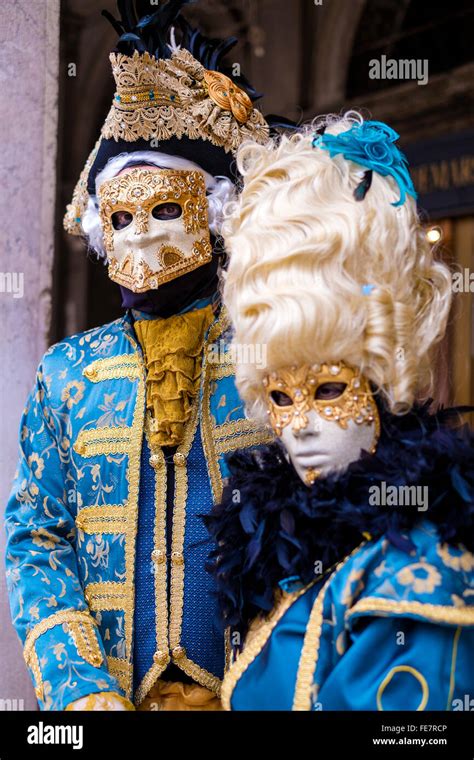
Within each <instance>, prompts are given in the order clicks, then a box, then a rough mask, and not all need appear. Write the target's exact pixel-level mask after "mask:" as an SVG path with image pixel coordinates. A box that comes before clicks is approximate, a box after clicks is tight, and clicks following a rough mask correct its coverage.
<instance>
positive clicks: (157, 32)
mask: <svg viewBox="0 0 474 760" xmlns="http://www.w3.org/2000/svg"><path fill="white" fill-rule="evenodd" d="M194 2H195V0H168V2H167V3H166V5H160V7H159V8H158V9H157V10H156V11H155V12H154V13H146V12H145V11H146V10H148V11H149V9H150V4H149V2H146V1H144V0H117V10H118V12H119V13H120V18H119V19H116V18H114V16H112V14H111V13H109V11H106V10H104V11H102V15H103V16H104V17H105V18H106V19H107V21H110V23H111V24H112V26H113V27H114V29H115V31H116V32H117V34H118V35H119V39H118V41H117V45H116V51H117V52H118V53H123V54H124V55H130V56H131V55H133V53H134V52H135V50H137V51H138V52H139V53H146V52H148V53H150V55H152V56H154V57H155V58H157V59H159V58H171V50H170V48H169V46H168V41H169V33H170V29H171V27H172V26H173V25H174V24H175V23H176V22H177V19H178V17H179V14H180V12H181V9H182V8H183V7H184V6H185V5H189V4H190V3H194Z"/></svg>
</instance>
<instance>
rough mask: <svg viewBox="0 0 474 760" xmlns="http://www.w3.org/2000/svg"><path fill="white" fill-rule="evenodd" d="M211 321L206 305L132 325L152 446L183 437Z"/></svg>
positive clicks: (177, 441)
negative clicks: (138, 349)
mask: <svg viewBox="0 0 474 760" xmlns="http://www.w3.org/2000/svg"><path fill="white" fill-rule="evenodd" d="M213 320H214V313H213V310H212V306H211V305H209V306H206V307H205V308H203V309H196V310H195V311H189V312H187V313H186V314H178V315H174V316H172V317H168V319H143V320H137V321H136V322H135V324H134V327H135V332H136V334H137V337H138V340H139V342H140V345H141V347H142V350H143V354H144V357H145V362H146V367H147V378H146V404H147V411H148V412H149V413H150V415H151V418H152V423H151V426H150V439H151V444H152V445H154V446H178V445H179V444H180V443H181V442H182V440H183V434H184V427H185V425H186V422H187V421H188V419H189V417H190V415H191V410H192V405H193V400H194V399H195V398H196V396H197V394H198V391H199V380H200V377H201V366H202V346H203V342H204V336H205V334H206V331H207V329H208V328H209V326H210V325H211V323H212V322H213Z"/></svg>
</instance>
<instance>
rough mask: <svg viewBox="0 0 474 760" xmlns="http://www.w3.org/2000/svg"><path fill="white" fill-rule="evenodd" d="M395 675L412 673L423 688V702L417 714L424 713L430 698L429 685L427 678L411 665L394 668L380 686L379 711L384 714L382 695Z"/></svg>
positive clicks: (378, 696) (417, 709)
mask: <svg viewBox="0 0 474 760" xmlns="http://www.w3.org/2000/svg"><path fill="white" fill-rule="evenodd" d="M395 673H410V675H412V676H413V677H414V678H416V680H417V681H418V683H419V684H420V686H421V691H422V696H421V702H420V704H419V705H418V707H417V708H416V712H419V711H422V710H424V709H425V707H426V705H427V703H428V697H429V688H428V684H427V682H426V678H425V677H424V676H423V675H422V674H421V673H420V671H419V670H416V668H412V666H411V665H396V666H395V667H394V668H392V669H391V670H390V671H389V672H388V673H387V675H386V676H385V678H384V679H383V681H382V683H381V684H380V686H379V688H378V689H377V710H379V711H381V712H383V705H382V695H383V693H384V691H385V689H386V688H387V686H388V685H389V683H390V681H391V680H392V678H393V676H394V675H395Z"/></svg>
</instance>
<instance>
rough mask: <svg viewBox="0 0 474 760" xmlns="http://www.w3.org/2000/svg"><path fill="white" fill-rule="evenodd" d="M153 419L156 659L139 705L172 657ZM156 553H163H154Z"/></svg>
mask: <svg viewBox="0 0 474 760" xmlns="http://www.w3.org/2000/svg"><path fill="white" fill-rule="evenodd" d="M149 425H150V418H149V417H148V416H147V417H146V422H145V434H146V438H147V441H148V446H149V449H150V452H151V456H152V457H153V458H154V459H155V464H154V465H153V466H154V470H155V531H154V554H153V556H154V557H155V556H156V557H157V558H156V559H155V564H154V568H153V570H154V574H155V632H156V647H157V649H156V655H157V657H156V661H155V662H154V663H153V665H152V666H151V668H150V669H149V670H148V671H147V673H145V675H144V677H143V679H142V681H141V683H140V685H139V686H138V689H137V690H136V692H135V695H134V702H135V705H136V706H137V707H138V706H139V705H140V704H141V703H142V702H143V700H144V699H145V697H146V696H147V694H148V692H149V691H150V689H151V688H152V686H153V685H154V683H155V681H156V679H157V678H159V677H160V675H161V674H162V673H163V671H164V670H165V668H166V667H167V665H168V664H169V662H170V661H171V658H170V656H169V644H168V586H167V583H168V580H167V576H168V568H167V565H168V563H167V560H166V553H167V552H166V503H167V468H166V463H165V457H164V454H163V449H162V448H161V447H160V446H155V447H152V445H151V442H150V434H149ZM155 552H160V554H159V555H155Z"/></svg>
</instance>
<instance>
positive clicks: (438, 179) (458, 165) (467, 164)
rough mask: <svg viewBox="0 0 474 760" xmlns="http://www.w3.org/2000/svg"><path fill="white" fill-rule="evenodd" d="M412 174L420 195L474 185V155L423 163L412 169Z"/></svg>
mask: <svg viewBox="0 0 474 760" xmlns="http://www.w3.org/2000/svg"><path fill="white" fill-rule="evenodd" d="M411 175H412V177H413V183H414V185H415V188H416V190H417V192H418V193H419V194H420V195H425V194H426V193H433V192H436V191H437V190H450V189H451V188H455V187H467V186H468V185H474V156H461V157H460V158H452V159H450V160H449V161H436V162H434V163H430V164H421V166H415V167H413V168H412V169H411Z"/></svg>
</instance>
